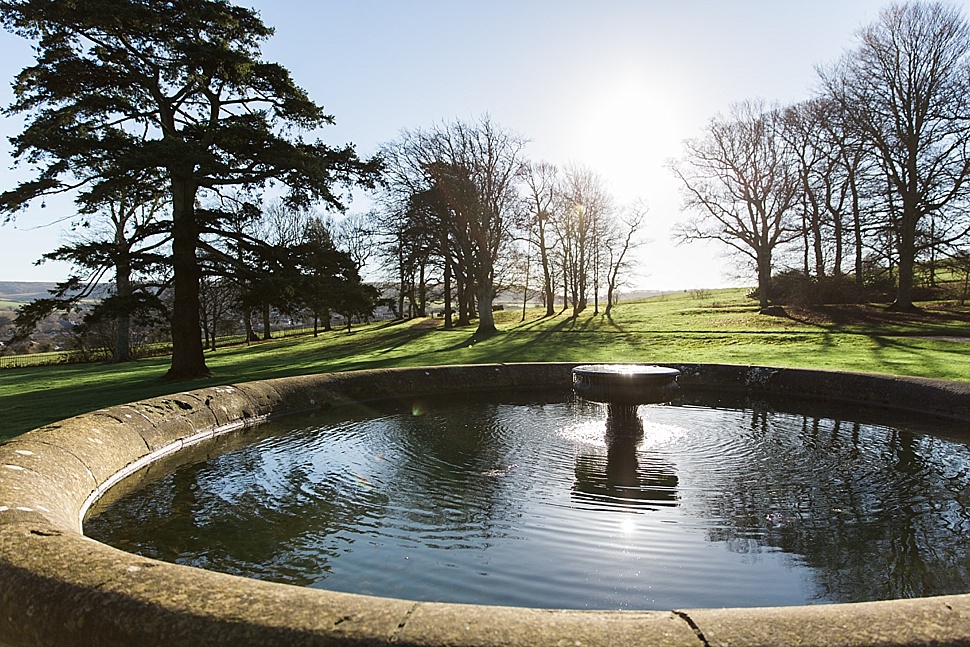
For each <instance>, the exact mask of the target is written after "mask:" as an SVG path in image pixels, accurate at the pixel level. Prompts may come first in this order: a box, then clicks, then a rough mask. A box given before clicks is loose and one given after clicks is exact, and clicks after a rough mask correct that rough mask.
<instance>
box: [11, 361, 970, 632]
mask: <svg viewBox="0 0 970 647" xmlns="http://www.w3.org/2000/svg"><path fill="white" fill-rule="evenodd" d="M572 366H573V364H506V365H475V366H463V367H454V366H449V367H435V368H415V369H388V370H378V371H362V372H353V373H343V374H327V375H313V376H306V377H295V378H286V379H280V380H269V381H264V382H253V383H247V384H239V385H234V386H226V387H219V388H209V389H200V390H197V391H192V392H189V393H182V394H178V395H173V396H167V397H162V398H154V399H151V400H145V401H142V402H136V403H131V404H126V405H120V406H116V407H110V408H107V409H102V410H99V411H95V412H92V413H90V414H86V415H83V416H78V417H76V418H71V419H69V420H65V421H63V422H60V423H57V424H53V425H48V426H46V427H42V428H40V429H37V430H34V431H32V432H29V433H27V434H24V435H23V436H21V437H19V438H16V439H13V440H11V441H9V442H7V443H4V444H2V445H0V647H3V646H9V647H15V646H17V647H19V646H27V645H31V646H33V645H103V646H111V645H137V646H139V647H147V646H149V645H334V644H345V645H391V644H395V645H715V644H733V645H779V644H795V643H797V644H802V645H869V644H883V645H902V644H921V645H926V644H936V645H958V644H964V645H965V644H970V595H959V596H947V597H939V598H927V599H919V600H906V601H897V602H879V603H865V604H848V605H824V606H817V607H796V608H779V609H704V610H676V611H670V612H596V611H594V612H581V611H550V610H536V609H512V608H495V607H481V606H470V605H452V604H436V603H416V602H412V601H407V600H394V599H385V598H371V597H366V596H357V595H348V594H341V593H331V592H326V591H320V590H311V589H304V588H297V587H290V586H284V585H279V584H271V583H266V582H258V581H255V580H248V579H243V578H238V577H233V576H229V575H222V574H218V573H211V572H207V571H200V570H197V569H192V568H187V567H182V566H176V565H173V564H166V563H161V562H156V561H153V560H149V559H146V558H142V557H138V556H135V555H131V554H128V553H124V552H122V551H119V550H115V549H113V548H110V547H108V546H105V545H103V544H100V543H98V542H95V541H93V540H90V539H88V538H86V537H84V536H83V535H82V534H81V520H82V518H83V515H84V513H85V511H86V510H87V508H88V506H89V505H91V503H92V502H94V501H95V500H97V498H98V497H100V496H101V495H102V494H103V493H104V492H105V491H107V490H108V489H109V488H110V487H111V486H112V485H113V484H115V483H117V482H118V481H119V480H120V479H121V478H123V477H124V476H126V475H128V474H132V473H134V472H137V471H138V470H140V469H143V468H144V467H145V466H148V465H150V464H152V463H154V462H156V461H159V460H161V459H162V458H164V457H166V456H169V455H170V454H173V453H174V452H178V451H180V450H182V449H184V448H187V447H190V446H192V445H196V444H198V443H200V442H201V441H204V440H206V439H211V438H213V437H217V436H220V435H221V434H225V433H227V432H230V431H232V432H235V433H237V434H242V435H245V434H246V433H247V429H248V428H249V426H251V425H252V424H254V423H256V422H258V421H260V420H264V419H266V418H268V417H272V416H279V415H286V414H291V413H296V412H302V411H309V410H314V409H319V408H325V407H329V406H333V405H335V404H340V403H346V402H366V401H373V400H378V399H387V398H395V399H405V400H407V399H410V398H414V397H417V396H420V395H427V394H433V393H448V392H456V391H485V390H496V389H505V390H508V389H520V388H528V387H534V386H567V385H569V384H570V383H571V373H570V371H571V368H572ZM675 367H676V368H679V369H680V370H681V371H682V376H681V385H682V387H683V388H684V389H685V391H689V390H691V389H714V388H716V389H719V390H724V389H729V390H734V391H738V392H748V393H773V394H781V395H788V396H798V397H821V398H826V399H831V400H838V401H841V402H848V403H866V404H875V405H880V406H887V407H891V408H894V409H897V410H907V411H922V412H929V413H932V414H933V415H945V416H948V417H953V418H957V419H960V420H970V384H963V383H952V382H942V381H935V380H921V379H907V378H894V377H887V376H876V375H858V374H846V373H837V372H822V371H799V370H792V369H770V368H759V367H744V366H715V365H697V364H683V365H675Z"/></svg>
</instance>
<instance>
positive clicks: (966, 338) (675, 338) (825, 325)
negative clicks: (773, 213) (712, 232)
mask: <svg viewBox="0 0 970 647" xmlns="http://www.w3.org/2000/svg"><path fill="white" fill-rule="evenodd" d="M744 292H745V290H743V289H729V290H711V291H704V292H699V293H698V292H692V293H676V294H668V295H663V296H659V297H654V298H651V299H645V300H642V301H636V302H624V303H621V304H620V305H619V306H618V307H617V308H615V310H614V312H613V316H612V317H611V318H610V319H607V318H605V317H603V316H602V315H593V314H592V308H590V310H589V312H588V313H583V314H582V315H581V316H580V317H578V318H577V319H572V318H571V317H568V316H566V315H565V314H561V315H558V316H555V317H550V318H542V317H541V316H540V315H541V314H542V312H543V310H541V309H538V308H536V309H530V310H529V311H528V312H527V313H526V315H527V316H526V318H525V319H526V320H525V321H521V319H522V312H521V310H509V311H505V312H499V313H496V315H497V316H496V319H497V323H498V324H499V328H500V330H499V332H498V334H496V335H493V336H490V337H487V338H484V339H478V338H476V337H475V335H474V327H471V328H462V329H456V330H443V329H441V328H440V321H438V322H436V321H432V320H426V319H422V320H412V321H404V322H393V323H384V324H371V325H368V326H361V327H359V328H355V329H354V330H353V331H352V332H351V333H350V334H348V333H346V332H344V331H334V332H331V333H325V334H321V335H320V336H319V337H316V338H314V337H311V336H301V337H288V338H285V339H278V340H272V341H266V342H259V343H256V344H253V345H250V346H235V347H231V348H224V349H220V350H218V351H216V352H214V353H210V354H209V355H208V356H207V360H206V361H207V363H208V365H209V368H210V369H211V370H212V372H213V377H212V378H209V379H204V380H194V381H189V382H178V383H169V382H165V381H163V380H162V379H161V376H162V375H163V374H164V372H165V371H166V370H167V368H168V363H169V359H168V358H167V357H162V358H154V359H146V360H139V361H137V362H131V363H128V364H122V365H109V364H81V365H66V366H45V367H34V368H24V369H8V370H4V371H0V407H2V411H3V416H2V417H0V439H2V438H9V437H11V436H15V435H17V434H20V433H23V432H24V431H27V430H29V429H32V428H34V427H38V426H40V425H43V424H46V423H48V422H53V421H56V420H59V419H62V418H65V417H68V416H72V415H77V414H79V413H83V412H86V411H90V410H93V409H97V408H100V407H104V406H108V405H111V404H119V403H122V402H129V401H132V400H138V399H142V398H147V397H152V396H156V395H163V394H166V393H172V392H176V391H184V390H189V389H193V388H199V387H202V386H211V385H217V384H230V383H235V382H244V381H249V380H257V379H264V378H271V377H283V376H288V375H299V374H306V373H320V372H332V371H346V370H353V369H362V368H377V367H389V366H421V365H433V364H462V363H484V362H534V361H584V362H585V361H592V362H603V361H627V362H712V363H733V364H758V365H767V366H788V367H807V368H829V369H843V370H852V371H868V372H876V373H892V374H899V375H918V376H926V377H939V378H945V379H951V380H970V308H968V307H957V306H954V305H948V304H944V303H932V304H923V306H924V308H923V311H922V312H921V313H919V314H896V313H888V312H886V310H885V308H884V307H881V306H828V307H825V308H819V309H812V310H805V309H796V308H786V311H785V314H784V315H783V316H767V315H762V314H759V313H758V308H757V304H756V303H755V302H753V301H751V300H749V299H746V298H745V297H744Z"/></svg>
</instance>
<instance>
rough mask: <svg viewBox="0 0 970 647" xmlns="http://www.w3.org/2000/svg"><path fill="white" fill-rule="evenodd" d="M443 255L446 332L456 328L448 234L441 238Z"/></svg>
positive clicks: (445, 233)
mask: <svg viewBox="0 0 970 647" xmlns="http://www.w3.org/2000/svg"><path fill="white" fill-rule="evenodd" d="M441 254H442V257H443V258H444V259H445V268H444V270H445V272H444V273H445V285H444V288H445V330H451V329H452V328H453V327H454V326H453V324H452V322H451V252H450V250H449V249H448V233H447V232H444V233H443V234H442V236H441Z"/></svg>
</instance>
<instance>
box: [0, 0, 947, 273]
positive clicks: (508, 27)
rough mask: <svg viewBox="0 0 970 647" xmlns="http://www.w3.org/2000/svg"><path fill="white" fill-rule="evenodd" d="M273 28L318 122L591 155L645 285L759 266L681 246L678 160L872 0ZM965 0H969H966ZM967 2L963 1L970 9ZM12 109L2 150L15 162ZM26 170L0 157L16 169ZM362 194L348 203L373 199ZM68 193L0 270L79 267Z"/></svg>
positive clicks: (450, 4)
mask: <svg viewBox="0 0 970 647" xmlns="http://www.w3.org/2000/svg"><path fill="white" fill-rule="evenodd" d="M240 4H244V5H249V6H252V7H254V8H256V9H257V10H259V12H260V13H261V15H262V17H263V20H264V21H265V22H266V23H267V24H268V25H271V26H273V27H275V29H276V35H275V36H274V37H273V38H272V39H271V40H270V41H269V42H268V43H267V44H266V46H265V48H264V53H265V57H266V58H267V59H269V60H275V61H277V62H280V63H282V64H283V65H284V66H286V67H287V68H288V69H289V70H290V71H291V72H292V74H293V77H294V79H295V80H296V82H297V83H298V84H299V85H301V86H303V87H304V88H305V89H307V91H308V92H309V93H310V96H311V97H313V98H314V99H315V100H316V101H317V102H318V103H320V104H322V105H323V106H324V107H325V108H326V109H327V110H328V111H329V112H330V113H331V114H333V115H334V116H335V117H336V120H337V125H336V126H335V127H332V128H329V129H327V130H325V131H324V132H323V133H322V136H323V138H324V139H325V140H326V141H329V142H331V143H334V144H339V143H345V142H353V143H354V144H356V145H357V147H358V150H359V151H360V152H361V153H362V154H364V155H368V154H372V153H373V152H374V151H375V150H376V149H377V146H378V145H379V144H380V143H381V142H384V141H387V140H390V139H393V138H394V137H396V136H397V134H398V133H399V132H400V130H401V129H402V128H416V127H427V126H430V125H433V124H434V123H437V122H440V121H442V120H453V119H456V118H462V119H464V118H474V117H476V116H479V115H481V114H483V113H488V114H489V115H491V117H492V120H493V121H495V122H496V123H498V124H500V125H502V126H504V127H506V128H509V129H512V130H514V131H517V132H518V133H520V134H521V135H523V136H525V137H527V138H528V139H530V140H531V143H530V144H529V146H528V148H527V152H528V155H529V157H530V158H532V159H534V160H537V161H538V160H545V161H549V162H553V163H559V164H564V163H567V162H578V163H582V164H584V165H586V166H588V167H590V168H592V169H593V170H595V171H597V172H599V173H600V174H601V175H602V176H603V177H604V178H605V179H606V180H607V182H608V184H609V186H610V187H611V188H612V190H613V192H614V194H615V195H616V196H617V198H618V199H619V200H621V201H630V200H633V199H634V198H637V197H643V198H644V199H645V200H646V201H647V203H648V204H649V206H650V210H651V211H650V217H649V226H648V230H647V232H646V236H647V237H648V238H649V239H650V240H651V241H652V242H651V243H649V244H648V245H647V246H646V247H645V248H644V250H643V252H642V258H641V262H640V264H639V273H640V276H639V278H638V280H637V283H638V285H639V286H641V287H643V288H646V289H684V288H693V287H718V286H721V285H725V284H730V283H738V282H739V280H740V283H742V284H753V283H754V279H753V277H751V276H746V277H741V278H740V279H738V278H737V271H736V270H735V269H734V268H733V266H732V263H731V262H729V261H728V260H726V259H724V258H723V257H721V256H720V251H721V250H720V249H719V248H718V247H716V246H713V245H707V244H694V245H686V246H680V247H677V246H675V245H674V244H673V243H672V242H671V240H670V229H671V226H672V225H673V224H674V223H675V222H677V221H678V220H679V219H682V218H683V215H682V214H681V213H680V210H679V207H680V196H679V192H678V187H677V185H676V183H675V182H674V180H673V178H672V177H671V175H670V173H669V171H668V170H666V169H665V168H664V163H665V161H666V160H668V159H670V158H673V157H678V156H679V155H680V154H681V149H682V146H681V145H682V142H683V140H684V139H687V138H690V137H694V136H697V135H699V134H700V132H701V130H702V128H703V127H704V124H705V123H706V122H707V121H708V120H709V119H710V118H711V117H713V116H714V115H716V114H717V113H718V112H724V111H726V110H727V108H728V106H729V105H730V104H731V103H733V102H736V101H741V100H745V99H753V98H762V99H765V100H766V101H769V102H774V101H778V102H782V103H789V102H794V101H798V100H801V99H804V98H807V97H808V96H809V95H810V93H811V89H812V86H813V84H814V83H815V80H816V74H815V66H816V65H817V64H827V63H830V62H832V61H834V60H835V59H836V58H838V56H839V55H840V54H841V53H842V52H843V51H844V50H845V49H846V48H848V47H850V46H852V44H853V43H854V36H853V35H854V32H855V31H856V29H857V28H858V27H859V26H861V25H863V24H865V23H868V22H871V21H872V20H873V19H875V17H876V16H877V15H878V11H879V8H880V7H882V6H883V5H884V4H885V3H884V2H879V1H876V0H851V1H847V0H814V1H811V2H808V1H806V2H794V1H791V0H782V1H779V0H747V1H732V0H704V1H701V0H677V1H675V0H663V1H661V0H639V1H637V0H598V1H595V2H594V1H592V0H590V1H585V2H579V1H572V0H490V1H489V2H472V1H471V0H407V1H401V0H353V1H346V0H340V1H337V0H314V1H312V2H311V1H309V0H307V1H298V0H258V1H257V0H247V1H246V2H240ZM958 4H959V5H960V6H964V3H962V2H961V3H958ZM965 11H966V10H965ZM0 51H3V56H2V57H0V79H2V80H3V82H2V83H0V104H3V105H8V104H9V103H10V97H11V95H10V90H9V80H10V79H12V78H13V76H14V75H15V74H16V73H17V72H18V71H19V70H20V69H22V68H23V67H25V66H27V65H29V64H30V63H31V60H32V59H31V50H30V47H29V45H28V44H27V43H26V42H24V41H21V40H19V39H17V38H16V37H14V36H11V35H10V34H7V33H6V32H0ZM0 119H3V121H2V122H0V135H3V136H4V139H3V140H2V141H0V162H3V167H4V169H6V168H7V167H9V166H10V158H9V153H8V151H9V146H8V145H7V143H6V137H9V136H10V135H12V134H15V133H16V132H18V129H19V124H18V123H17V122H15V121H13V120H10V119H8V118H2V117H0ZM18 177H24V176H22V175H19V174H18V173H16V172H7V173H4V174H2V175H0V187H2V188H3V189H7V188H10V187H12V186H13V185H14V184H15V182H16V181H17V178H18ZM362 202H365V201H358V202H357V203H356V204H354V205H351V210H354V209H363V208H364V206H365V205H364V204H362ZM58 215H67V214H65V213H64V212H58V211H57V207H52V206H48V208H47V209H35V210H32V211H30V212H27V213H24V214H22V215H20V216H19V217H18V219H17V221H16V223H15V225H10V224H8V225H5V226H3V227H0V280H35V281H56V280H62V279H63V278H65V277H66V275H67V269H66V268H65V267H63V266H58V265H56V264H45V265H43V266H40V267H35V266H34V265H33V261H35V260H36V259H37V258H39V257H40V256H41V254H43V253H44V252H46V251H49V250H50V249H52V248H53V247H54V246H56V245H57V244H58V242H59V241H60V240H61V236H62V235H63V234H62V233H61V226H60V225H57V224H49V223H51V221H53V220H55V219H56V217H57V216H58Z"/></svg>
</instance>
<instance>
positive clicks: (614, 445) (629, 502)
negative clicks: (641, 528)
mask: <svg viewBox="0 0 970 647" xmlns="http://www.w3.org/2000/svg"><path fill="white" fill-rule="evenodd" d="M618 409H619V410H614V408H612V407H611V408H610V412H609V415H608V417H607V419H606V424H605V427H604V438H605V441H606V456H605V459H606V460H605V461H604V460H603V458H604V457H603V455H602V453H596V454H593V453H587V454H583V455H581V456H579V457H577V460H576V482H575V483H574V484H573V496H574V498H575V499H576V500H578V501H583V502H587V503H589V502H599V503H605V504H610V505H609V506H607V507H606V508H605V509H612V506H613V505H621V506H631V507H636V508H638V509H642V510H652V509H656V508H657V507H669V506H676V505H677V500H678V495H677V482H678V479H677V470H676V469H675V468H674V466H673V465H672V464H671V463H669V462H667V461H665V460H664V459H663V457H662V456H661V455H659V454H656V453H653V454H651V453H642V454H641V453H640V450H639V446H640V443H641V442H642V441H643V435H644V429H643V420H642V419H641V418H640V416H639V415H638V413H637V410H636V408H631V407H624V408H618ZM641 463H642V464H641Z"/></svg>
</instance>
